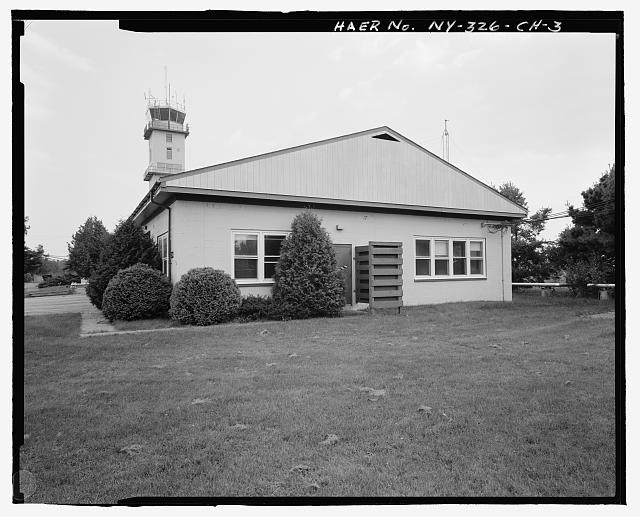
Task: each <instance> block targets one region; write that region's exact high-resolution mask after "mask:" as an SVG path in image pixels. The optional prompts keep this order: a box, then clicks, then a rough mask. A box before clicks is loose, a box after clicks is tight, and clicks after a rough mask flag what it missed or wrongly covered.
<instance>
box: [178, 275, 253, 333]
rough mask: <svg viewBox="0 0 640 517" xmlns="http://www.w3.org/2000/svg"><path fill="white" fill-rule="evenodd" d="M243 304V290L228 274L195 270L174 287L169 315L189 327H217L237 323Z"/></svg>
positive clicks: (184, 276) (183, 276)
mask: <svg viewBox="0 0 640 517" xmlns="http://www.w3.org/2000/svg"><path fill="white" fill-rule="evenodd" d="M241 303H242V296H241V295H240V289H239V288H238V286H237V284H236V282H235V280H233V278H231V277H230V276H229V275H228V274H227V273H225V272H224V271H220V270H218V269H213V268H210V267H201V268H194V269H191V270H189V271H187V272H186V273H185V274H184V275H182V278H180V281H179V282H178V283H177V284H176V285H175V286H174V287H173V292H172V293H171V300H170V310H169V314H170V315H171V317H172V318H174V319H176V320H178V321H179V322H180V323H183V324H186V325H214V324H216V323H223V322H225V321H229V320H231V319H233V318H234V317H235V316H236V315H237V313H238V309H239V308H240V305H241Z"/></svg>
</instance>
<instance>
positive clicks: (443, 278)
mask: <svg viewBox="0 0 640 517" xmlns="http://www.w3.org/2000/svg"><path fill="white" fill-rule="evenodd" d="M486 279H487V277H486V276H440V277H428V278H427V277H414V278H413V281H414V282H451V281H453V282H457V281H459V280H486Z"/></svg>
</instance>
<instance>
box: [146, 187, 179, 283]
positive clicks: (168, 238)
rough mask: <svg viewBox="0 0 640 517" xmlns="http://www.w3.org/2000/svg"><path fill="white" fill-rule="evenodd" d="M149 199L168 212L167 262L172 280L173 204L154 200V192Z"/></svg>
mask: <svg viewBox="0 0 640 517" xmlns="http://www.w3.org/2000/svg"><path fill="white" fill-rule="evenodd" d="M149 201H151V203H153V204H154V205H156V206H159V207H160V208H164V209H165V210H167V212H168V223H167V258H168V260H167V263H168V266H169V268H168V271H167V273H168V276H169V281H171V259H172V258H173V257H172V256H171V206H167V205H163V204H160V203H158V202H157V201H154V200H153V194H150V195H149Z"/></svg>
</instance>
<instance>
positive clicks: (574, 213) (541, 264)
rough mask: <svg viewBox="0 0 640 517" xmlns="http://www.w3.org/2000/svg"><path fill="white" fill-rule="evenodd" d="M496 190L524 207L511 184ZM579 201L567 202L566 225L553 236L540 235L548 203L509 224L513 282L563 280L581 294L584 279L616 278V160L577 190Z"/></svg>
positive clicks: (585, 291)
mask: <svg viewBox="0 0 640 517" xmlns="http://www.w3.org/2000/svg"><path fill="white" fill-rule="evenodd" d="M497 190H498V192H500V194H502V195H503V196H505V197H507V198H508V199H510V200H511V201H513V202H515V203H517V204H519V205H520V206H522V207H524V208H527V209H528V205H527V200H526V198H525V196H524V194H523V193H522V191H520V189H519V188H518V187H516V186H515V185H514V184H513V183H511V182H507V183H504V184H503V185H501V186H500V187H499V188H498V189H497ZM582 200H583V202H582V206H581V207H575V206H573V205H569V206H568V207H567V211H566V215H567V216H568V217H570V218H571V224H570V225H569V226H568V227H567V228H565V229H564V230H563V231H562V232H561V233H560V234H559V236H558V239H557V240H556V241H553V242H549V241H544V240H543V239H541V238H540V233H541V232H542V231H543V230H544V228H545V224H546V222H547V221H548V220H549V217H550V214H551V209H550V208H540V209H539V210H538V211H536V212H535V213H534V214H533V215H532V216H530V217H528V218H525V219H523V220H522V221H519V222H517V223H514V225H513V227H512V232H511V259H512V280H513V282H544V281H547V280H550V279H557V280H564V281H565V282H566V283H568V284H570V285H571V286H572V289H573V290H574V291H575V292H576V294H581V295H585V294H588V292H589V290H588V288H587V284H590V283H592V284H605V283H615V263H616V253H615V251H616V250H615V243H616V216H615V210H616V206H615V164H614V165H612V166H609V168H608V170H606V171H605V172H604V174H603V175H602V176H601V178H600V179H599V180H598V181H597V182H596V183H595V184H594V185H592V186H591V187H589V188H588V189H586V190H585V191H583V192H582ZM562 215H564V214H562Z"/></svg>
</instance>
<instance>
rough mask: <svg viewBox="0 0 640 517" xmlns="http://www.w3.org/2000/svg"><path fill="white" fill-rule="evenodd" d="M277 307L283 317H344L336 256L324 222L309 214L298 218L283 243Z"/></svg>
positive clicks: (275, 286) (306, 212)
mask: <svg viewBox="0 0 640 517" xmlns="http://www.w3.org/2000/svg"><path fill="white" fill-rule="evenodd" d="M273 304H274V310H275V311H276V314H279V315H280V316H282V317H283V318H312V317H316V316H340V315H341V314H342V308H343V307H344V292H343V287H342V280H341V278H340V273H339V272H338V270H337V265H336V256H335V252H334V250H333V246H332V244H331V239H330V237H329V234H328V233H327V231H326V230H325V229H324V228H323V227H322V225H321V221H320V219H319V218H318V217H317V216H316V215H314V214H313V213H312V212H308V211H305V212H303V213H301V214H299V215H297V216H296V217H295V219H294V220H293V222H292V224H291V234H290V235H289V236H288V237H287V238H286V239H285V240H284V241H283V242H282V248H281V250H280V260H279V261H278V264H277V266H276V274H275V285H274V288H273Z"/></svg>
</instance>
